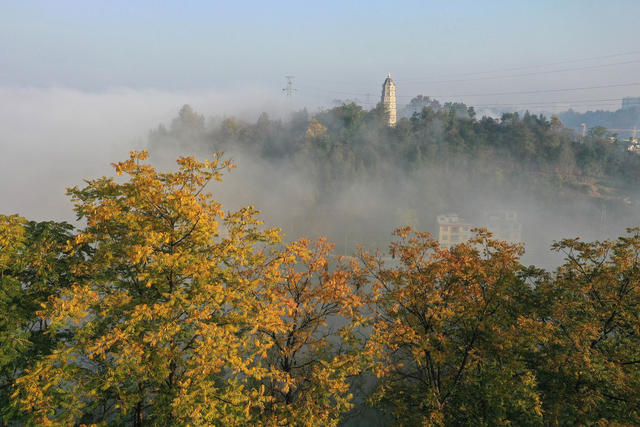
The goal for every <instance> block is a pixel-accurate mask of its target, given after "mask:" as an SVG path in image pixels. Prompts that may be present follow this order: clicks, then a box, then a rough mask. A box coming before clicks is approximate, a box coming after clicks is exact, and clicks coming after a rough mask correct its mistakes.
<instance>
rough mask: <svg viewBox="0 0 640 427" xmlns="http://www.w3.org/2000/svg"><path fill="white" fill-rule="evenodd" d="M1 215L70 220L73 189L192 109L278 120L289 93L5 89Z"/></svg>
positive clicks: (0, 109)
mask: <svg viewBox="0 0 640 427" xmlns="http://www.w3.org/2000/svg"><path fill="white" fill-rule="evenodd" d="M0 100H2V102H0V212H2V213H6V214H8V213H20V214H21V215H23V216H26V217H28V218H30V219H36V220H45V219H56V220H70V219H73V212H72V208H71V204H70V203H69V201H68V198H67V197H66V196H65V189H66V188H67V187H70V186H74V185H80V184H82V179H84V178H92V177H98V176H102V175H105V174H111V172H112V168H111V166H110V163H111V162H114V161H117V160H122V159H125V158H126V157H127V153H128V151H130V150H132V149H142V148H145V147H146V143H147V140H146V139H147V133H148V131H149V130H150V129H152V128H155V127H157V126H158V124H159V123H167V122H169V121H170V120H171V118H173V117H175V115H176V112H177V110H178V109H179V108H180V106H182V105H184V104H187V103H188V104H190V105H192V106H193V107H194V108H196V109H197V110H198V111H201V112H205V113H206V114H207V117H209V116H218V117H223V116H225V115H226V116H230V115H234V116H239V117H244V118H246V119H253V118H255V117H256V116H257V114H259V113H260V112H261V111H264V110H268V111H272V112H274V113H276V114H277V112H281V111H284V110H285V109H286V107H287V106H286V104H285V102H284V100H283V98H282V96H281V94H273V93H269V92H266V91H264V90H259V89H255V90H249V89H248V90H246V91H244V92H241V93H238V92H234V93H207V92H205V93H182V92H162V91H151V90H150V91H136V90H130V89H113V90H109V91H103V92H95V93H94V92H82V91H78V90H74V89H65V88H49V89H38V88H7V87H4V88H3V87H0Z"/></svg>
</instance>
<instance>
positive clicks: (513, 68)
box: [405, 51, 640, 81]
mask: <svg viewBox="0 0 640 427" xmlns="http://www.w3.org/2000/svg"><path fill="white" fill-rule="evenodd" d="M637 54H640V51H631V52H625V53H616V54H611V55H604V56H592V57H589V58H576V59H568V60H565V61H558V62H549V63H546V64H538V65H535V64H534V65H525V66H519V67H511V68H500V69H493V70H487V71H472V72H468V73H457V74H447V77H450V76H472V75H475V74H489V73H500V72H504V71H518V70H526V69H529V68H544V67H551V66H553V65H563V64H571V63H575V62H584V61H593V60H596V59H608V58H616V57H620V56H629V55H637ZM409 80H411V79H408V80H405V81H409Z"/></svg>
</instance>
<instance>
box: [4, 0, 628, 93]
mask: <svg viewBox="0 0 640 427" xmlns="http://www.w3.org/2000/svg"><path fill="white" fill-rule="evenodd" d="M638 16H640V2H639V1H637V0H630V1H623V0H618V1H615V0H612V1H607V2H604V1H588V0H583V1H577V0H576V1H569V0H567V1H540V0H537V1H408V2H391V1H360V2H349V1H323V2H303V1H297V2H284V1H228V2H211V1H175V2H162V1H7V0H5V1H2V2H1V3H0V86H4V87H32V86H35V87H39V88H42V87H45V88H46V87H52V86H55V87H65V88H74V89H80V90H83V91H103V90H108V89H110V88H114V87H115V88H121V87H127V88H133V89H156V90H168V91H185V90H186V91H201V90H224V91H233V90H236V89H238V90H239V89H246V88H254V87H255V88H261V89H268V90H273V91H274V93H275V92H279V91H280V89H281V88H282V87H283V85H284V77H283V76H284V75H287V74H292V75H295V76H296V87H297V88H298V89H299V91H298V93H297V95H298V96H301V97H306V98H307V99H314V100H316V101H317V102H329V101H330V100H331V99H332V98H345V97H351V98H357V99H359V100H361V101H364V100H365V94H366V93H371V97H372V98H375V97H377V96H379V94H378V92H379V89H380V84H381V82H382V80H383V79H384V77H385V75H386V73H387V72H391V73H392V77H394V79H395V80H396V82H397V83H398V93H399V94H400V95H401V96H402V97H405V98H406V99H407V100H408V99H409V97H410V96H413V95H415V94H417V93H423V94H425V95H428V94H433V95H441V96H442V98H449V99H451V100H462V101H467V102H470V103H473V102H478V103H501V102H515V103H524V102H527V101H533V102H538V101H539V102H548V101H550V100H553V101H558V102H561V101H562V102H564V101H571V100H580V99H585V100H588V99H605V98H606V97H621V96H624V95H627V94H630V95H638V94H640V86H634V87H624V88H617V89H606V90H605V89H602V90H596V89H594V90H585V91H577V92H575V91H574V92H570V93H558V94H553V95H550V94H548V93H545V94H540V95H535V96H534V95H487V96H481V97H465V96H458V95H465V94H470V93H479V94H482V93H487V94H489V93H491V94H494V93H499V92H503V91H507V92H509V91H526V90H539V89H555V88H571V87H582V86H596V85H610V84H614V83H629V82H635V81H638V82H640V63H633V60H635V59H639V60H640V52H639V53H638V54H635V55H629V56H621V57H615V58H609V59H606V60H605V59H596V60H590V61H582V62H571V63H566V64H558V65H555V66H547V67H546V68H544V67H542V68H541V67H540V65H541V64H549V63H556V62H564V61H568V60H574V59H582V58H593V57H602V56H605V55H611V54H618V53H628V52H634V51H640V47H638V44H637V40H638V39H639V36H638V25H637V19H638ZM624 62H629V63H624ZM607 63H622V64H619V65H612V66H611V67H609V66H605V67H602V68H597V67H596V68H593V69H586V70H574V71H566V72H557V73H555V72H554V73H548V74H544V73H543V74H539V75H532V76H521V77H508V78H506V79H494V80H477V79H476V80H471V81H456V82H442V80H443V79H444V80H447V79H455V78H456V76H458V75H460V74H465V75H467V74H468V73H477V72H481V71H486V70H503V69H509V68H513V67H523V68H522V70H520V71H518V72H511V71H504V72H503V71H496V72H495V73H493V74H484V75H482V76H497V75H498V76H499V75H501V73H502V74H504V75H507V76H508V75H511V74H514V73H515V74H518V73H527V72H529V71H545V70H552V71H553V70H554V69H564V68H571V67H575V68H578V67H581V66H587V67H588V66H593V65H602V64H607ZM527 67H530V68H527ZM468 77H470V78H475V77H477V75H470V74H469V75H468ZM458 78H459V79H461V80H464V79H463V78H462V77H458Z"/></svg>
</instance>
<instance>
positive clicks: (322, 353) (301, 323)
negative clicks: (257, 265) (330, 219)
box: [261, 239, 364, 426]
mask: <svg viewBox="0 0 640 427" xmlns="http://www.w3.org/2000/svg"><path fill="white" fill-rule="evenodd" d="M332 248H333V245H331V244H329V243H328V242H327V241H326V239H320V240H318V241H316V242H315V243H311V242H310V241H309V240H308V239H300V240H297V241H294V242H292V243H290V244H289V245H287V246H286V248H284V250H282V251H281V252H280V253H279V256H278V257H277V258H276V262H277V263H278V264H279V269H280V271H281V273H280V280H279V281H278V282H277V283H275V286H272V287H271V288H270V289H269V292H268V295H269V298H271V301H272V303H273V304H277V306H278V307H280V309H281V319H282V321H283V325H282V326H283V328H282V329H281V330H280V331H279V332H278V331H264V330H263V331H262V332H263V339H265V340H266V341H267V342H269V346H270V351H269V352H268V356H267V358H266V359H265V363H266V364H267V366H268V371H269V374H268V375H267V376H266V377H265V379H264V380H263V381H262V382H261V387H264V389H265V391H266V394H267V395H268V396H269V397H270V400H269V401H268V403H267V405H266V406H265V412H264V417H263V421H264V422H265V423H266V424H268V425H308V426H335V425H337V424H338V422H339V421H340V420H341V418H342V417H343V416H344V414H345V413H346V412H348V411H349V410H350V409H351V408H352V407H353V404H352V402H351V401H352V399H353V396H352V394H351V379H352V378H353V377H355V376H357V375H358V374H359V373H360V371H361V365H362V363H361V359H360V358H359V356H358V351H357V350H358V339H357V336H356V328H357V327H358V325H359V324H360V323H361V320H362V319H361V318H362V312H361V311H362V308H363V305H364V301H363V296H362V294H361V292H362V289H361V287H360V286H359V283H360V280H361V274H362V272H361V271H360V268H359V266H358V264H357V262H356V261H355V260H354V259H350V260H349V261H347V260H345V259H344V258H342V257H332V255H331V249H332Z"/></svg>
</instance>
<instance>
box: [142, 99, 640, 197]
mask: <svg viewBox="0 0 640 427" xmlns="http://www.w3.org/2000/svg"><path fill="white" fill-rule="evenodd" d="M418 107H423V108H421V109H420V110H419V111H416V110H418ZM407 108H408V110H409V111H415V112H414V113H413V114H412V115H411V117H410V118H403V119H401V120H399V121H398V124H397V126H396V127H394V128H389V127H387V126H386V125H385V121H384V112H383V109H382V107H381V105H378V107H377V108H375V109H373V110H370V111H366V110H364V109H363V108H362V107H360V106H359V105H357V104H355V103H351V104H344V105H341V106H339V107H335V108H332V109H330V110H324V111H320V112H318V113H317V114H315V115H313V116H310V115H309V113H307V111H306V110H303V111H301V112H298V113H294V114H293V115H292V117H291V119H290V120H289V121H286V122H282V121H281V120H271V119H270V118H269V117H268V116H267V115H266V114H264V113H263V114H262V115H261V116H260V118H259V119H258V120H257V121H256V122H255V123H248V122H244V121H241V120H238V119H234V118H229V119H225V120H222V121H217V122H216V121H214V122H213V123H212V125H211V126H207V125H206V124H205V120H204V118H203V117H202V116H200V115H198V114H197V113H195V112H194V111H193V110H192V109H191V108H190V107H189V106H185V107H184V108H183V109H182V110H181V111H180V114H179V116H178V117H177V118H176V119H175V120H174V121H173V122H172V124H171V126H170V128H169V129H167V128H165V127H164V126H160V127H159V128H158V129H157V130H154V131H152V132H151V133H150V138H149V139H150V148H151V149H152V150H158V149H161V148H168V147H169V148H177V149H178V150H193V149H196V148H200V149H205V150H208V151H212V150H213V151H217V150H225V151H227V152H229V151H230V152H234V151H239V150H240V151H242V150H244V151H249V152H251V153H253V154H254V155H256V156H258V157H260V158H262V159H267V160H273V161H280V160H282V159H288V160H290V161H295V162H302V161H306V163H304V164H305V168H307V169H311V171H312V172H310V173H313V174H315V177H316V178H317V183H318V186H319V194H320V197H321V198H322V197H328V196H329V195H330V194H331V191H330V190H332V189H335V188H336V187H339V186H340V185H344V184H348V183H350V182H353V180H354V179H355V178H356V177H360V178H362V177H370V178H373V177H378V176H381V175H383V176H384V175H385V174H388V172H389V171H398V170H401V171H405V172H406V173H410V172H411V171H415V170H419V169H421V168H425V167H428V168H434V167H437V168H438V171H439V172H440V173H441V174H442V175H444V176H447V177H449V176H452V175H453V174H455V175H456V177H458V178H461V179H466V180H467V182H473V181H476V180H478V179H482V180H483V181H485V182H487V183H488V184H490V185H492V186H494V187H495V188H498V189H499V191H500V190H507V191H513V190H515V191H521V190H522V189H528V190H531V191H536V192H538V193H540V194H546V195H551V194H557V193H558V190H564V191H572V190H577V191H578V192H580V191H582V192H585V193H587V192H588V190H591V195H592V196H593V195H594V194H597V193H598V191H600V193H601V194H604V193H606V192H607V190H610V189H611V188H613V189H614V190H615V189H620V188H632V187H633V186H634V185H635V184H637V183H638V182H640V156H638V155H636V154H634V153H630V152H628V151H627V150H626V146H624V145H622V144H613V143H612V142H611V140H610V139H609V138H608V135H607V133H606V129H605V132H596V131H592V132H589V134H588V135H587V137H586V138H581V137H579V135H578V134H577V133H575V132H574V131H573V130H570V129H567V128H565V127H564V126H563V124H562V123H561V122H560V121H559V120H558V118H557V117H552V118H551V119H550V120H549V119H547V118H546V117H544V116H542V115H535V114H530V113H528V112H527V113H525V114H524V115H519V114H518V113H505V114H503V115H502V117H501V118H500V119H495V118H490V117H482V118H478V117H476V114H475V111H474V109H473V107H467V106H466V105H464V104H452V103H447V104H445V105H444V106H440V104H439V103H438V102H437V101H434V100H431V99H429V98H428V97H417V98H416V99H414V100H412V102H411V103H410V104H409V105H408V106H407ZM588 184H593V186H590V185H588ZM550 189H553V190H557V191H548V190H550ZM612 195H613V196H615V195H616V194H615V191H614V192H613V194H612Z"/></svg>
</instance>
